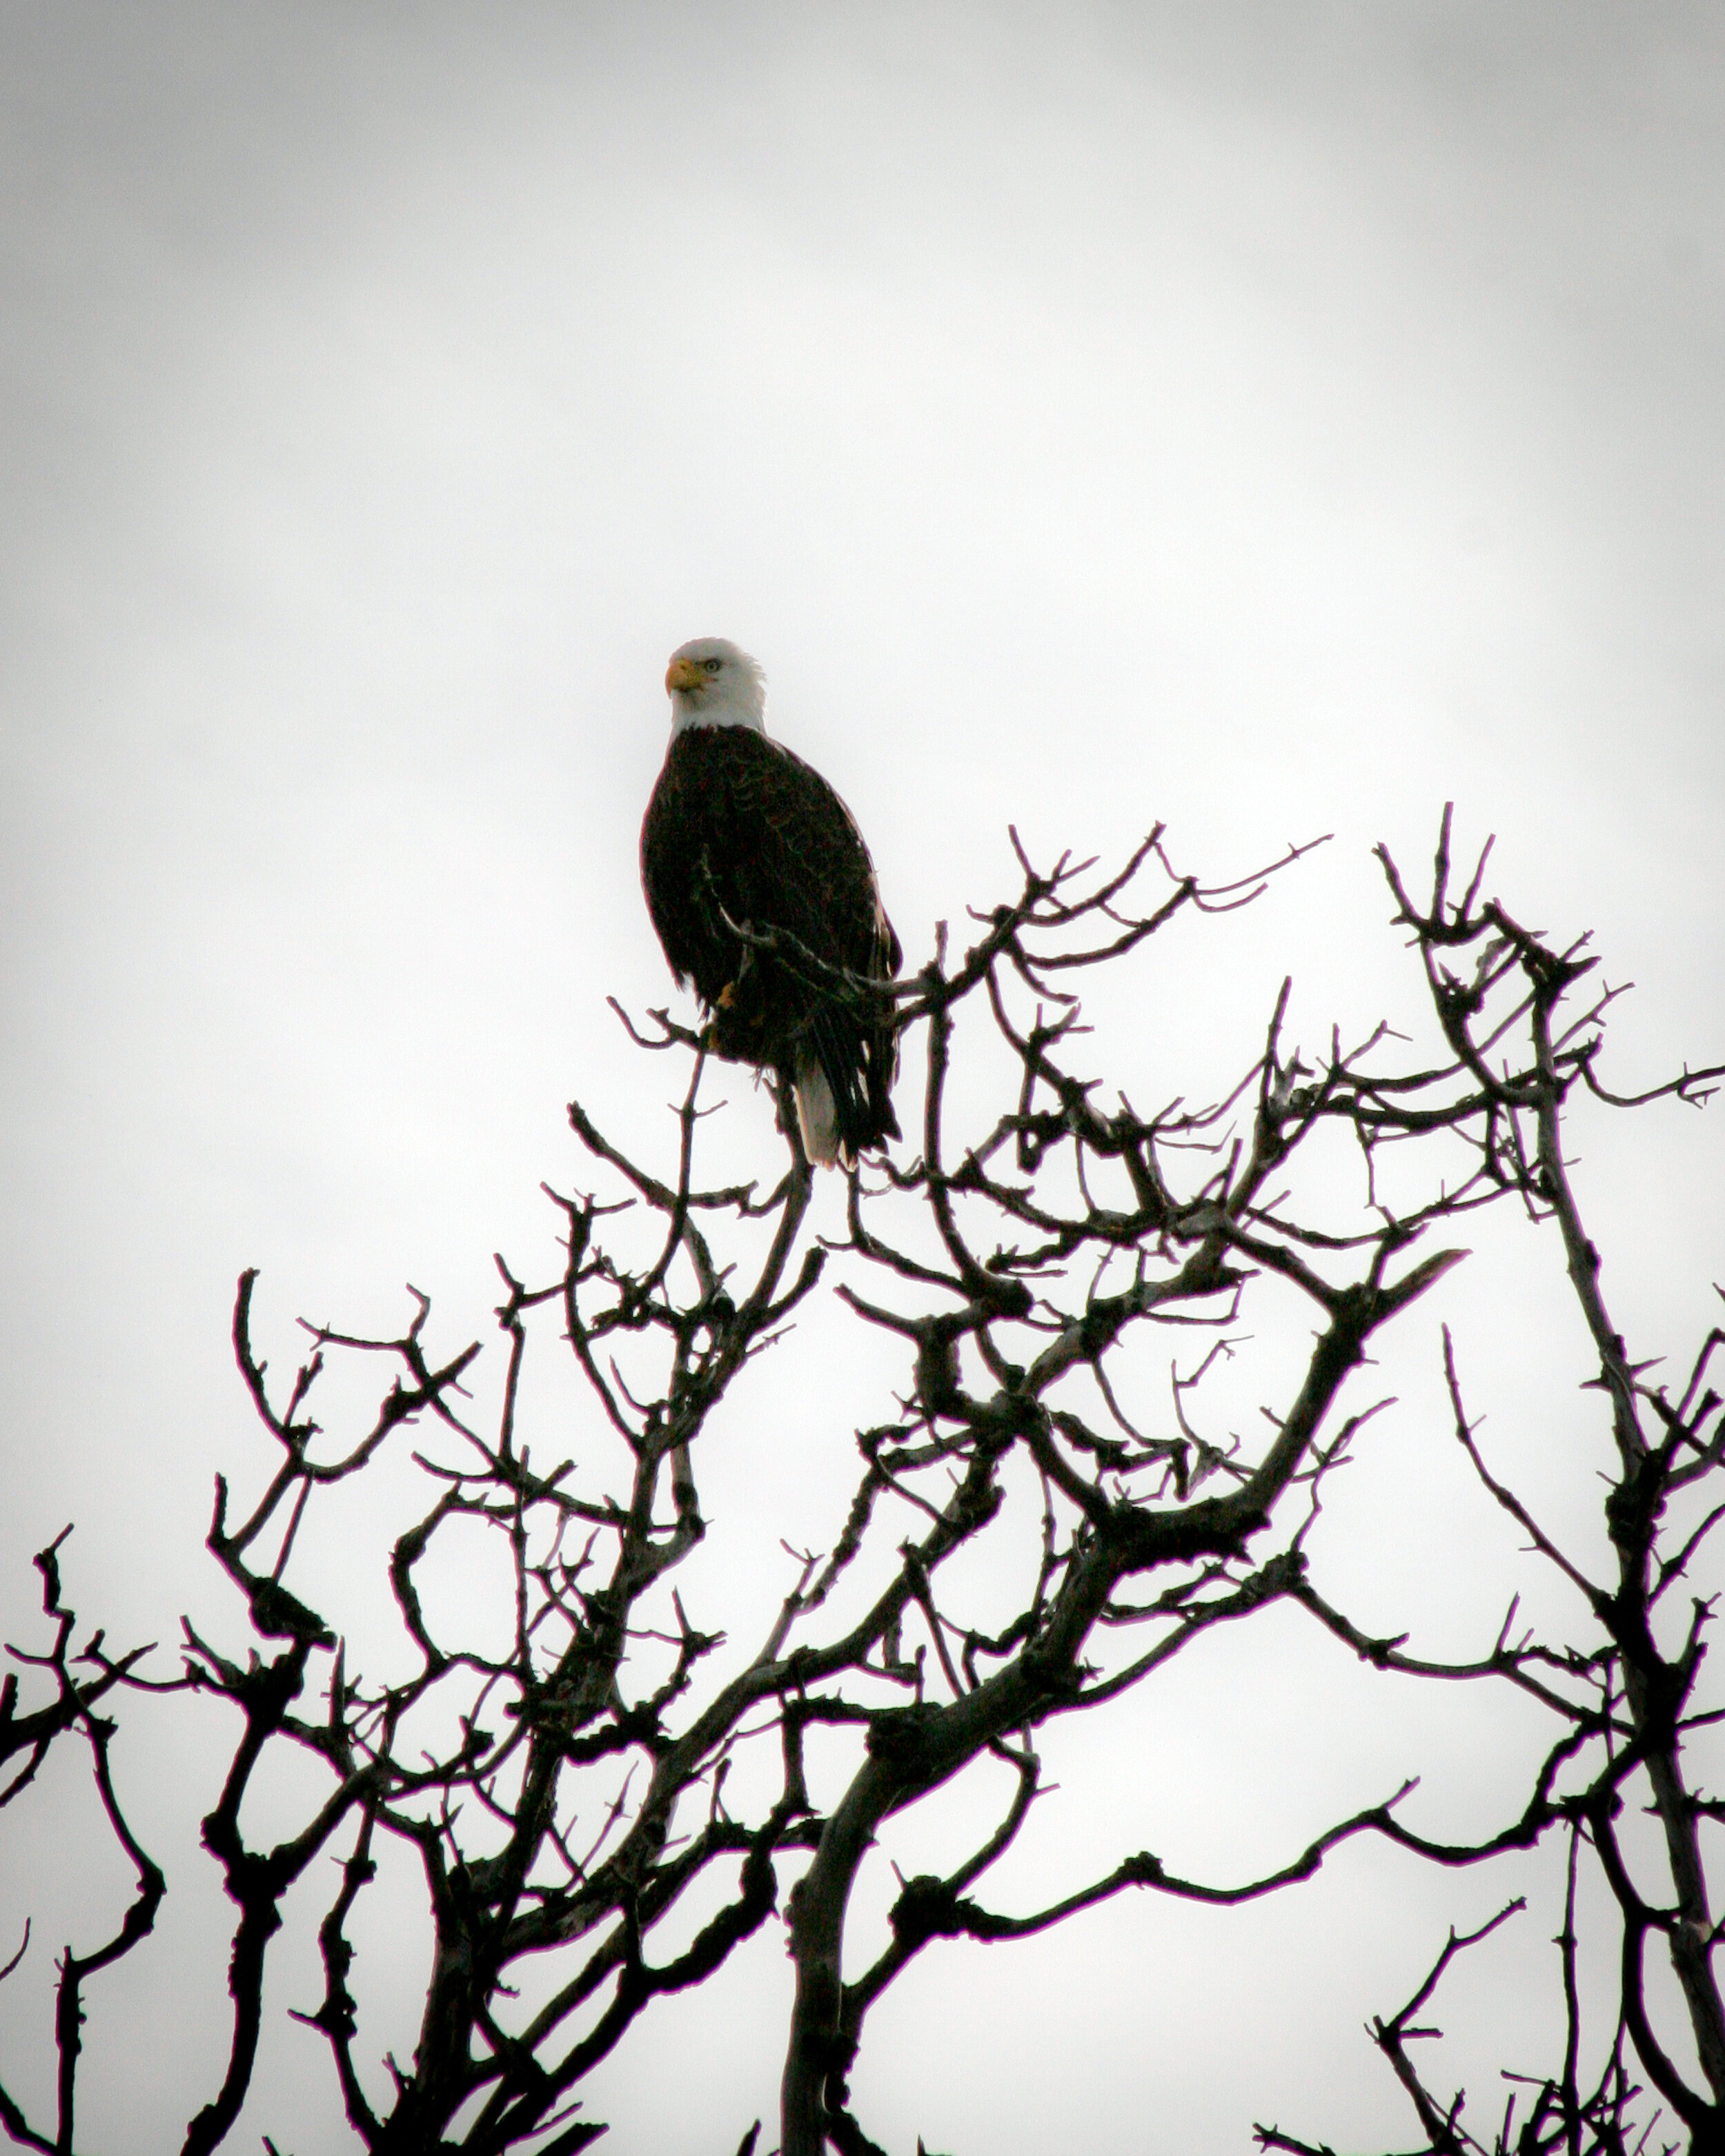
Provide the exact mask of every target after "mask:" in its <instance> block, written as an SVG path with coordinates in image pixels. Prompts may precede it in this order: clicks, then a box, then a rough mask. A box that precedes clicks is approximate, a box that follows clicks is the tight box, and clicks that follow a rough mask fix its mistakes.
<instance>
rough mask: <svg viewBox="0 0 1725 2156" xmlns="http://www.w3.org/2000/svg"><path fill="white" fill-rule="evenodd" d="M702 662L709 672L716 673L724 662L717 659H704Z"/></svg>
mask: <svg viewBox="0 0 1725 2156" xmlns="http://www.w3.org/2000/svg"><path fill="white" fill-rule="evenodd" d="M723 663H724V662H723V661H722V660H717V659H703V660H701V665H703V666H704V667H705V668H706V670H707V672H708V673H709V674H716V673H717V672H718V670H719V668H720V667H721V665H722V664H723Z"/></svg>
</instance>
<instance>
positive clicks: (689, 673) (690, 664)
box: [665, 659, 703, 690]
mask: <svg viewBox="0 0 1725 2156" xmlns="http://www.w3.org/2000/svg"><path fill="white" fill-rule="evenodd" d="M702 678H703V676H702V675H701V669H700V668H699V667H698V666H697V665H696V663H695V661H694V660H692V659H674V660H672V661H671V663H670V665H669V666H667V667H666V669H665V687H666V688H667V689H670V690H677V689H692V688H694V687H695V686H696V683H697V682H699V681H700V680H702Z"/></svg>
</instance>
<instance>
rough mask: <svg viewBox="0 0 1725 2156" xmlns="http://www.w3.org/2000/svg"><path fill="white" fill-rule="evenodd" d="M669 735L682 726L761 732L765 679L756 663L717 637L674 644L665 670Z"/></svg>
mask: <svg viewBox="0 0 1725 2156" xmlns="http://www.w3.org/2000/svg"><path fill="white" fill-rule="evenodd" d="M665 687H666V688H667V689H669V690H670V700H671V731H672V732H673V733H674V734H680V733H681V732H682V731H683V729H684V727H685V726H752V727H753V728H754V729H755V731H756V732H757V733H762V734H763V733H765V732H766V731H767V718H766V711H767V676H766V675H764V674H763V673H762V671H761V667H760V663H759V661H758V660H753V659H751V658H750V657H749V655H748V654H747V652H746V651H739V650H738V649H737V646H736V645H735V644H732V642H730V640H729V639H727V638H726V637H722V636H697V637H696V639H695V640H694V641H693V643H691V644H679V645H678V647H677V649H675V651H674V652H672V654H671V659H670V665H669V666H668V667H667V668H666V669H665Z"/></svg>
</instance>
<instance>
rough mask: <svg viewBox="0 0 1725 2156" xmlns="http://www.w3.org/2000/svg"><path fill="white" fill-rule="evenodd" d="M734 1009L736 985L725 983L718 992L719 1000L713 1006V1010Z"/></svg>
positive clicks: (730, 982)
mask: <svg viewBox="0 0 1725 2156" xmlns="http://www.w3.org/2000/svg"><path fill="white" fill-rule="evenodd" d="M736 1008H737V983H736V982H735V981H726V983H725V985H724V987H723V988H721V989H720V991H719V999H718V1001H717V1002H716V1004H714V1005H713V1009H715V1010H735V1009H736Z"/></svg>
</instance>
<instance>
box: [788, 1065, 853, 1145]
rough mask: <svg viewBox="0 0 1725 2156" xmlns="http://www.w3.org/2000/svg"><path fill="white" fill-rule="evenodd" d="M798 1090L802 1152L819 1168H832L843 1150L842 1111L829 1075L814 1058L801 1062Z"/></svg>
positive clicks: (796, 1082) (797, 1081) (798, 1117)
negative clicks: (840, 1120) (840, 1116)
mask: <svg viewBox="0 0 1725 2156" xmlns="http://www.w3.org/2000/svg"><path fill="white" fill-rule="evenodd" d="M795 1091H796V1096H797V1123H798V1128H799V1129H800V1130H801V1132H802V1133H803V1152H806V1153H807V1154H808V1156H809V1158H810V1160H812V1161H814V1163H816V1164H817V1165H818V1166H819V1167H821V1168H831V1167H832V1166H833V1165H834V1163H835V1162H836V1161H837V1160H838V1159H839V1158H840V1156H841V1154H842V1152H843V1151H844V1147H843V1144H842V1142H841V1141H840V1139H839V1111H838V1106H837V1105H836V1103H835V1102H834V1099H833V1089H832V1087H831V1086H829V1084H828V1083H827V1074H826V1072H825V1071H824V1070H822V1069H821V1067H820V1065H819V1063H817V1062H816V1061H815V1060H814V1057H813V1056H812V1055H811V1056H809V1058H808V1059H807V1060H804V1061H799V1064H798V1070H797V1076H796V1081H795Z"/></svg>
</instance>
